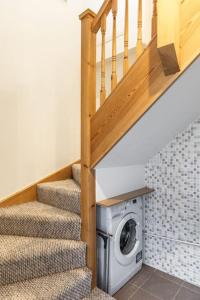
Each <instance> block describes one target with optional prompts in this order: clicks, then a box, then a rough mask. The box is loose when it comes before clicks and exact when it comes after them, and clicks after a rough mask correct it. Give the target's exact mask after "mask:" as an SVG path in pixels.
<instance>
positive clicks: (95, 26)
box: [92, 0, 112, 33]
mask: <svg viewBox="0 0 200 300" xmlns="http://www.w3.org/2000/svg"><path fill="white" fill-rule="evenodd" d="M111 8H112V0H105V1H104V3H103V4H102V6H101V8H100V10H99V12H98V14H97V16H96V17H95V18H94V20H93V23H92V31H93V32H94V33H97V32H98V31H99V29H100V27H101V18H102V16H103V15H104V14H105V15H106V16H107V15H108V14H109V12H110V10H111Z"/></svg>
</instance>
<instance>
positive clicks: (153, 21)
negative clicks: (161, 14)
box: [151, 0, 158, 38]
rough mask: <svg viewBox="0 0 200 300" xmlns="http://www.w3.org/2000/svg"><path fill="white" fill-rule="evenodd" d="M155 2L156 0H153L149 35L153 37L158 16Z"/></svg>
mask: <svg viewBox="0 0 200 300" xmlns="http://www.w3.org/2000/svg"><path fill="white" fill-rule="evenodd" d="M157 2H158V0H153V16H152V24H151V27H152V29H151V37H152V38H153V37H154V35H156V34H157V17H158V12H157Z"/></svg>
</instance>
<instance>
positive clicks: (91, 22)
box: [80, 0, 200, 285]
mask: <svg viewBox="0 0 200 300" xmlns="http://www.w3.org/2000/svg"><path fill="white" fill-rule="evenodd" d="M117 4H118V3H117V0H106V1H104V3H103V5H102V7H101V8H100V10H99V12H98V13H97V14H95V13H94V12H92V11H91V10H89V9H88V10H86V11H85V12H84V13H83V14H81V15H80V19H81V23H82V50H81V59H82V63H81V217H82V224H83V225H82V239H83V240H84V241H86V242H87V245H88V251H87V264H88V267H89V268H90V269H91V270H92V271H93V284H94V285H95V284H96V242H95V241H96V199H95V171H94V167H95V166H96V164H97V163H98V162H99V161H100V160H101V159H102V158H103V157H104V156H105V155H106V154H107V153H108V152H109V151H110V150H111V149H112V147H114V145H115V144H116V143H117V142H118V141H119V140H120V139H121V138H122V137H123V136H124V135H125V134H126V133H127V132H128V130H129V129H130V128H132V127H133V126H134V125H135V124H136V123H137V121H138V120H139V119H140V118H142V116H143V115H144V114H145V113H147V112H148V110H149V108H150V107H151V106H152V105H154V103H155V102H156V101H158V100H159V98H160V96H161V95H162V94H163V93H165V91H166V90H167V89H168V88H169V87H170V86H171V85H172V84H173V83H174V82H175V80H176V79H177V78H178V77H179V76H181V74H182V73H183V72H184V71H185V70H186V68H188V66H189V65H190V64H191V63H192V62H193V61H194V60H195V59H196V58H197V57H198V56H199V53H200V39H199V36H200V2H199V0H182V1H180V0H170V1H169V0H158V1H157V0H154V1H153V12H152V24H151V25H152V39H151V41H150V43H149V44H148V45H147V47H146V49H144V48H143V43H142V28H143V21H144V20H143V19H142V15H143V14H142V1H141V0H138V28H137V44H136V61H135V62H134V64H133V65H132V66H130V68H129V57H128V48H129V21H128V20H129V1H128V0H125V13H124V16H125V20H124V62H123V72H124V76H123V78H122V79H121V80H120V81H119V82H117V78H118V76H117V62H116V55H117V36H116V26H117V22H116V20H117ZM111 11H112V16H113V34H112V75H111V94H110V95H108V96H107V95H106V90H105V86H106V84H105V82H106V39H105V36H106V21H107V16H108V15H109V13H110V12H111ZM98 31H101V35H102V44H101V91H100V102H101V107H100V108H99V109H98V110H97V111H96V98H97V97H96V36H97V33H98Z"/></svg>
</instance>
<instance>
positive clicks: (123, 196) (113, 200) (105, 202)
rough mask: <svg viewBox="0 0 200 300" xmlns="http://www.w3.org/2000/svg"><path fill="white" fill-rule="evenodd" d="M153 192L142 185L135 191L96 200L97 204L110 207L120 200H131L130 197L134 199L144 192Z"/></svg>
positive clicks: (144, 193)
mask: <svg viewBox="0 0 200 300" xmlns="http://www.w3.org/2000/svg"><path fill="white" fill-rule="evenodd" d="M152 192H154V189H150V188H148V187H144V188H141V189H138V190H135V191H131V192H129V193H126V194H121V195H119V196H116V197H112V198H109V199H105V200H101V201H99V202H97V205H98V206H103V207H110V206H113V205H117V204H119V203H121V202H124V201H127V200H131V199H135V198H138V197H142V196H144V195H146V194H149V193H152Z"/></svg>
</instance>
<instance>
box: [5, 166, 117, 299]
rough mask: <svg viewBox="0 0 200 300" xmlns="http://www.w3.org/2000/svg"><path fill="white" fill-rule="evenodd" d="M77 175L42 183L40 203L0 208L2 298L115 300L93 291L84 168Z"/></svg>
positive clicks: (39, 187)
mask: <svg viewBox="0 0 200 300" xmlns="http://www.w3.org/2000/svg"><path fill="white" fill-rule="evenodd" d="M73 174H74V176H75V178H74V179H75V180H73V179H69V180H64V181H57V182H51V183H44V184H40V185H38V200H39V201H34V202H31V203H26V204H20V205H15V206H12V207H8V208H1V209H0V299H3V300H81V299H85V300H86V299H90V300H100V299H102V300H104V299H105V300H106V299H113V298H112V297H110V296H108V295H106V294H105V293H103V292H102V291H100V290H98V289H95V290H94V291H92V292H91V272H90V271H89V270H88V269H87V268H86V267H85V266H86V245H85V243H83V242H82V241H80V233H81V219H80V216H79V213H80V185H79V183H80V166H78V165H76V166H74V168H73Z"/></svg>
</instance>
